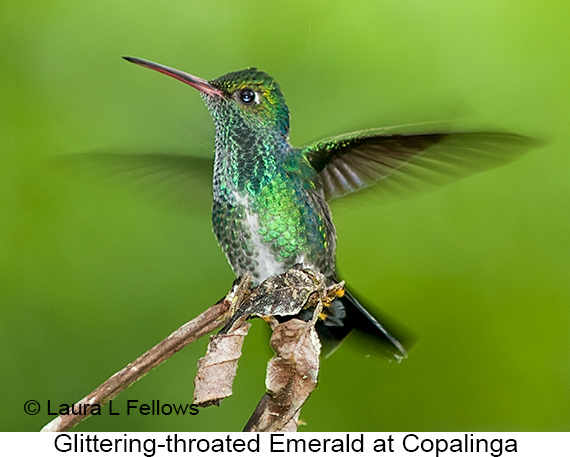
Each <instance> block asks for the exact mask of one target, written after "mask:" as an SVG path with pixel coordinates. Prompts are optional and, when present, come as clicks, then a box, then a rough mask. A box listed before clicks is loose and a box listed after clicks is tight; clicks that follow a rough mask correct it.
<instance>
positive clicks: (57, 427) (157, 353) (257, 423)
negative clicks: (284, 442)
mask: <svg viewBox="0 0 570 457" xmlns="http://www.w3.org/2000/svg"><path fill="white" fill-rule="evenodd" d="M343 292H344V289H343V283H341V284H333V285H332V286H330V287H327V286H326V280H325V278H324V276H323V275H321V274H320V273H316V272H314V271H311V270H307V269H305V270H303V269H301V268H300V266H297V267H295V268H292V269H291V270H289V271H287V272H286V273H283V274H281V275H278V276H273V277H271V278H268V279H267V280H265V281H264V282H262V283H261V284H260V285H259V286H257V287H256V288H254V289H251V279H250V278H248V277H246V278H243V279H241V280H240V281H239V282H238V281H236V282H234V286H233V287H232V290H231V291H230V292H229V293H228V294H227V295H226V297H225V298H223V299H222V300H220V301H219V302H218V303H216V304H215V305H213V306H212V307H210V308H208V309H207V310H206V311H204V312H203V313H202V314H200V315H199V316H198V317H196V318H195V319H193V320H191V321H190V322H188V323H186V324H184V325H183V326H182V327H180V328H179V329H178V330H176V331H175V332H173V333H172V334H171V335H170V336H168V337H167V338H165V339H164V340H162V341H161V342H160V343H158V344H157V345H156V346H154V347H153V348H152V349H150V350H149V351H147V352H146V353H144V354H143V355H142V356H140V357H139V358H138V359H136V360H135V361H134V362H132V363H130V364H129V365H127V366H126V367H125V368H123V369H122V370H121V371H119V372H118V373H116V374H114V375H113V376H111V377H110V378H109V379H108V380H107V381H105V382H104V383H103V384H101V385H100V386H99V387H98V388H97V389H95V390H94V391H93V392H91V393H90V394H89V395H87V396H86V397H84V398H82V399H81V400H80V401H79V402H78V403H77V404H80V405H82V407H81V408H77V409H79V410H80V411H84V413H83V414H76V413H75V412H74V414H69V413H70V412H72V411H73V405H72V406H71V407H70V408H69V409H68V414H62V415H60V416H58V417H57V418H55V419H54V420H52V421H51V422H50V423H48V424H47V425H46V426H45V427H44V428H43V429H42V431H44V432H62V431H66V430H70V429H71V428H73V427H74V426H75V425H77V424H78V423H79V422H81V421H82V420H83V419H85V418H87V417H88V416H90V415H91V413H92V410H93V409H95V407H97V408H100V407H101V406H102V405H104V404H106V403H108V402H109V401H110V400H112V399H113V398H115V397H116V396H117V395H118V394H120V393H121V392H122V391H123V390H125V389H126V388H127V387H129V386H130V385H131V384H133V383H134V382H135V381H137V380H138V379H140V378H141V377H142V376H144V375H145V374H146V373H148V372H149V371H150V370H152V369H153V368H155V367H156V366H158V365H160V364H161V363H162V362H164V361H165V360H166V359H168V358H169V357H171V356H173V355H174V354H176V353H177V352H178V351H179V350H181V349H182V348H184V347H185V346H186V345H188V344H190V343H192V342H194V341H196V340H197V339H198V338H200V337H202V336H204V335H206V334H208V333H210V332H212V331H213V330H215V329H216V328H218V327H221V326H222V325H223V324H225V325H224V327H223V328H222V330H221V331H220V332H219V333H218V334H217V335H215V336H212V337H211V338H210V344H209V345H208V351H207V353H206V356H205V357H203V358H202V359H200V361H199V362H198V373H197V374H196V378H195V386H196V388H195V391H194V403H195V404H197V405H198V406H203V407H205V406H209V405H213V404H215V405H218V404H219V403H220V402H221V400H222V399H223V398H227V397H228V396H230V395H231V394H232V384H233V380H234V377H235V374H236V370H237V363H238V360H239V357H240V356H241V346H242V344H243V340H244V338H245V336H246V335H247V331H248V329H249V325H250V324H248V323H247V322H246V320H247V319H249V318H250V317H253V316H257V317H261V318H262V319H264V320H265V321H267V322H269V323H270V325H271V327H272V329H273V336H272V338H271V347H272V348H273V350H274V351H275V354H276V355H275V357H274V358H273V359H272V360H271V361H270V362H269V365H268V368H267V378H266V385H267V394H266V395H265V396H264V397H263V399H262V401H261V402H260V404H259V405H258V407H257V408H256V410H255V411H254V413H253V415H252V417H251V418H250V420H249V421H248V423H247V425H246V429H245V430H246V431H278V430H282V431H296V429H297V420H298V418H299V413H300V410H301V407H302V405H303V403H304V402H305V400H306V399H307V398H308V397H309V395H310V393H311V392H312V391H313V390H314V388H315V387H316V385H317V377H318V372H319V355H320V347H321V345H320V342H319V338H318V336H317V333H316V331H315V323H316V322H317V319H319V318H322V317H323V315H324V314H323V307H325V306H328V305H330V303H331V302H332V301H333V300H334V299H335V298H336V297H338V296H342V293H343ZM307 309H310V310H312V311H313V317H312V319H310V320H309V321H308V322H305V321H302V320H299V319H297V318H291V319H289V320H286V321H285V322H282V323H279V322H278V320H277V319H276V318H275V317H274V316H281V317H284V316H291V317H294V316H298V314H299V313H300V312H301V311H302V310H307Z"/></svg>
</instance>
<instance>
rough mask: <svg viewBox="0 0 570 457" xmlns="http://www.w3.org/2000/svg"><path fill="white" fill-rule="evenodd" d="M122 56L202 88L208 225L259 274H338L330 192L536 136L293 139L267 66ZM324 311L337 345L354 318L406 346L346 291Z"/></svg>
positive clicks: (406, 184) (445, 175) (431, 169)
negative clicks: (217, 66) (211, 133)
mask: <svg viewBox="0 0 570 457" xmlns="http://www.w3.org/2000/svg"><path fill="white" fill-rule="evenodd" d="M125 59H126V60H128V61H130V62H133V63H136V64H138V65H141V66H143V67H146V68H150V69H152V70H156V71H158V72H160V73H163V74H165V75H168V76H171V77H173V78H176V79H178V80H180V81H182V82H184V83H186V84H188V85H190V86H192V87H194V88H195V89H198V90H199V91H200V95H201V96H202V99H203V100H204V102H205V103H206V106H207V107H208V110H209V111H210V114H211V115H212V118H213V119H214V123H215V127H216V138H215V159H214V166H213V168H214V170H213V172H214V175H213V185H214V192H213V196H214V201H213V207H212V223H213V230H214V233H215V235H216V238H217V240H218V243H219V245H220V246H221V248H222V249H223V251H224V253H225V254H226V257H227V259H228V261H229V263H230V265H231V267H232V269H233V271H234V272H235V274H236V275H238V276H242V275H246V274H249V275H251V276H252V277H253V280H254V283H256V284H258V283H260V282H261V281H263V280H265V279H267V278H268V277H271V276H273V275H277V274H281V273H284V272H285V271H286V270H288V269H290V268H291V267H293V266H294V265H297V264H301V265H303V267H306V268H310V269H313V270H316V271H318V272H320V273H322V274H323V275H324V276H325V277H326V278H327V279H328V280H330V281H331V283H332V282H338V279H337V276H336V270H335V250H336V230H335V226H334V224H333V221H332V216H331V211H330V208H329V205H328V203H327V202H328V201H329V200H332V199H334V198H338V197H342V196H344V195H346V194H349V193H351V192H356V191H359V190H361V189H363V188H366V187H369V186H373V185H376V186H383V187H384V188H385V189H386V191H393V190H396V191H397V190H398V189H404V190H405V189H410V188H413V187H414V185H416V184H421V183H422V182H426V183H433V182H436V183H442V182H446V181H450V180H452V179H454V178H455V179H456V178H459V177H462V176H465V175H468V174H472V173H474V172H477V171H482V170H485V169H489V168H492V167H493V166H497V165H500V164H503V163H506V162H509V161H511V160H512V159H513V158H515V157H516V156H518V155H520V154H521V153H523V152H525V151H527V150H528V149H529V148H530V147H532V146H533V145H534V143H535V142H534V141H532V140H530V139H529V138H527V137H523V136H520V135H516V134H511V133H501V132H456V133H445V132H424V133H408V132H402V133H398V130H397V129H390V128H383V129H375V130H366V131H359V132H353V133H348V134H345V135H339V136H336V137H332V138H327V139H324V140H321V141H318V142H316V143H313V144H310V145H308V146H304V147H300V148H298V147H294V146H292V145H291V144H290V143H289V109H288V108H287V105H286V104H285V98H284V97H283V94H282V93H281V89H280V87H279V85H278V84H277V82H276V81H275V80H274V79H273V78H272V77H271V76H269V75H268V74H266V73H264V72H262V71H259V70H257V69H255V68H248V69H246V70H241V71H236V72H233V73H228V74H226V75H223V76H220V77H219V78H216V79H213V80H211V81H206V80H204V79H201V78H198V77H196V76H192V75H190V74H188V73H184V72H182V71H179V70H175V69H172V68H169V67H165V66H163V65H159V64H156V63H153V62H149V61H147V60H142V59H138V58H134V57H125ZM186 160H188V158H186ZM349 290H350V289H349ZM326 312H327V314H328V315H327V317H326V318H325V319H324V320H323V321H322V322H319V323H318V326H317V330H318V331H319V335H320V337H321V340H323V341H324V342H328V343H331V344H332V346H334V343H335V342H340V341H341V340H342V339H343V338H344V337H345V336H346V335H347V334H348V333H349V332H350V331H351V330H352V329H354V328H356V329H359V330H361V331H363V332H365V333H366V334H369V335H374V336H376V337H377V341H379V342H380V343H382V344H383V348H384V350H386V351H387V352H388V353H389V354H390V355H391V356H393V357H395V358H396V359H401V358H402V357H405V356H406V354H407V352H406V349H405V344H404V343H403V342H402V341H400V340H401V339H400V338H399V337H398V336H397V335H395V334H394V332H392V331H391V330H388V328H387V327H386V325H385V323H383V322H381V320H380V319H378V318H376V317H374V315H373V314H372V313H371V312H370V311H368V310H367V309H365V308H364V307H363V306H362V305H361V304H360V303H359V302H358V301H357V300H356V299H355V298H354V296H353V295H352V294H351V293H350V292H349V291H347V292H346V294H345V295H344V296H343V297H340V298H338V299H336V300H335V301H334V302H333V304H332V305H331V306H330V307H329V308H327V310H326ZM331 344H329V347H330V346H331Z"/></svg>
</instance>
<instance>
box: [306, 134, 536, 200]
mask: <svg viewBox="0 0 570 457" xmlns="http://www.w3.org/2000/svg"><path fill="white" fill-rule="evenodd" d="M538 145H539V142H538V141H536V140H533V139H531V138H528V137H525V136H522V135H517V134H513V133H502V132H459V133H430V132H428V133H414V134H408V133H392V132H391V130H390V129H374V130H365V131H360V132H353V133H348V134H345V135H339V136H336V137H331V138H326V139H324V140H321V141H318V142H316V143H313V144H311V145H308V146H306V147H304V148H302V151H303V153H304V154H305V156H306V157H307V158H308V160H309V162H310V163H311V165H312V166H313V168H314V169H315V170H316V171H317V172H318V173H319V175H320V177H321V180H322V183H323V187H324V191H325V197H326V199H327V200H332V199H334V198H338V197H342V196H344V195H346V194H349V193H352V192H356V191H358V190H361V189H364V188H367V187H370V186H372V185H374V184H375V185H376V186H382V187H383V188H385V189H386V190H388V191H392V192H393V193H396V194H400V193H404V194H406V193H409V191H415V190H423V189H425V188H426V187H428V188H429V187H430V186H434V185H442V184H447V183H450V182H453V181H455V180H457V179H459V178H462V177H465V176H468V175H471V174H474V173H477V172H480V171H483V170H487V169H490V168H493V167H496V166H499V165H502V164H505V163H508V162H510V161H511V160H513V159H515V158H516V157H517V156H519V155H521V154H523V153H525V152H526V151H528V150H529V149H531V148H532V147H536V146H538ZM426 185H427V186H426Z"/></svg>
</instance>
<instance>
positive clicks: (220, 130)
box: [214, 120, 291, 200]
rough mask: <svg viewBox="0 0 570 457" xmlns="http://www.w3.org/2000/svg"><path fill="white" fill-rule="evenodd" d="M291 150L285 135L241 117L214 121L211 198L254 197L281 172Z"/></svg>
mask: <svg viewBox="0 0 570 457" xmlns="http://www.w3.org/2000/svg"><path fill="white" fill-rule="evenodd" d="M290 151H291V146H290V145H289V142H288V140H287V138H286V137H283V135H282V134H281V133H279V132H277V131H275V130H272V129H269V128H264V127H260V128H256V129H252V128H251V127H250V126H249V125H247V124H246V123H245V122H244V121H243V120H237V121H234V122H233V123H231V124H220V125H216V151H215V152H216V158H215V163H214V198H215V199H218V200H219V199H228V198H230V196H231V195H236V194H237V195H239V196H241V197H246V196H251V197H254V198H255V197H256V196H257V195H258V194H259V193H260V192H261V190H262V189H263V187H265V186H267V185H268V184H269V183H270V182H271V181H272V180H273V179H274V178H275V176H277V175H278V174H279V173H280V172H282V167H283V164H282V163H283V160H284V158H285V157H286V156H287V154H288V153H289V152H290Z"/></svg>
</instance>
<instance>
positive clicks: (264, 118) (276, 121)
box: [125, 57, 289, 137]
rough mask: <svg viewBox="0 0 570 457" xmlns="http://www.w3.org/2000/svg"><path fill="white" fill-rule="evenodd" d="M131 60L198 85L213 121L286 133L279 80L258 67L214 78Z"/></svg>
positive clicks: (187, 82)
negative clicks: (204, 77) (208, 78)
mask: <svg viewBox="0 0 570 457" xmlns="http://www.w3.org/2000/svg"><path fill="white" fill-rule="evenodd" d="M125 59H126V60H128V61H129V62H133V63H136V64H137V65H141V66H143V67H146V68H150V69H152V70H155V71H158V72H159V73H163V74H165V75H168V76H171V77H173V78H175V79H178V80H179V81H182V82H184V83H186V84H188V85H190V86H192V87H194V88H195V89H198V90H199V91H200V93H201V95H202V98H203V99H204V101H205V102H206V106H207V107H208V109H209V110H210V113H211V115H212V117H213V118H214V122H216V125H217V126H218V127H219V126H220V124H221V125H225V126H228V127H231V124H232V123H235V122H236V121H243V122H241V123H243V124H245V125H247V126H248V127H249V128H251V129H252V130H261V129H263V130H265V129H274V130H275V131H277V132H279V133H280V134H282V135H283V136H284V137H287V136H288V134H289V109H288V108H287V105H286V104H285V98H284V97H283V94H282V93H281V89H280V87H279V84H277V82H276V81H275V80H274V79H273V78H272V77H271V76H269V75H268V74H267V73H265V72H263V71H260V70H258V69H256V68H247V69H245V70H240V71H234V72H232V73H227V74H225V75H223V76H220V77H219V78H216V79H213V80H211V81H206V80H205V79H202V78H199V77H197V76H193V75H191V74H188V73H185V72H182V71H179V70H175V69H173V68H169V67H165V66H163V65H160V64H157V63H154V62H150V61H148V60H143V59H138V58H136V57H125Z"/></svg>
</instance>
